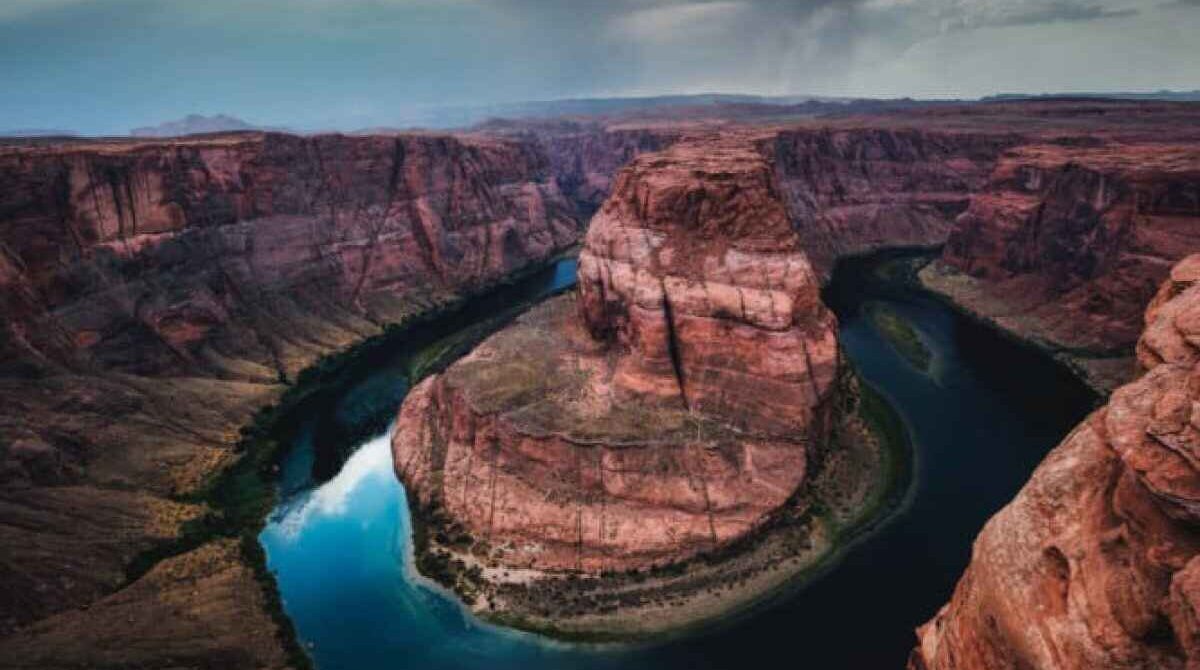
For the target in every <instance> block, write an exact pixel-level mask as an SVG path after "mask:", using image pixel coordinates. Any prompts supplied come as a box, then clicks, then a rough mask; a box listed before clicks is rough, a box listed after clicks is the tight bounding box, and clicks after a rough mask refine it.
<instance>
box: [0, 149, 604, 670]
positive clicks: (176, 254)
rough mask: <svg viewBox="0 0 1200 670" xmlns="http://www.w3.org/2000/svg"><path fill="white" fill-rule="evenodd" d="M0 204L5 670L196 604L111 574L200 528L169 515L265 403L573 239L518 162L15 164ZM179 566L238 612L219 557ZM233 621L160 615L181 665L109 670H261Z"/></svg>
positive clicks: (322, 152)
mask: <svg viewBox="0 0 1200 670" xmlns="http://www.w3.org/2000/svg"><path fill="white" fill-rule="evenodd" d="M0 183H2V184H3V186H4V187H3V188H2V189H0V309H2V310H3V315H4V318H3V320H2V322H0V537H2V538H3V541H0V547H2V549H0V583H3V585H4V586H3V588H2V589H0V635H8V634H10V633H14V632H15V631H18V629H20V630H19V632H16V633H15V634H14V635H10V636H8V637H7V639H5V640H3V641H2V642H0V649H2V650H3V653H2V654H0V655H3V656H5V658H8V659H11V660H12V662H14V663H16V664H18V665H20V664H25V665H26V667H56V665H58V664H67V665H70V664H71V663H78V662H79V660H78V659H80V658H86V653H87V649H86V646H81V645H79V644H66V643H65V642H63V641H64V640H68V639H70V638H72V637H73V636H75V633H73V632H70V631H80V630H84V629H86V628H87V627H88V626H89V625H90V626H93V628H94V630H96V631H106V633H105V634H106V635H108V636H109V637H111V638H112V639H113V640H114V644H117V642H115V641H117V640H125V641H126V642H130V640H132V637H136V636H137V635H138V633H137V632H136V631H137V626H136V625H133V624H136V623H137V621H132V622H131V624H130V625H129V626H122V625H120V622H117V621H107V620H106V621H101V620H100V619H101V618H103V617H107V616H108V615H107V614H106V612H109V611H110V608H109V607H108V606H107V605H104V606H100V605H99V604H98V603H101V602H106V603H107V602H111V603H113V607H114V608H116V609H115V610H113V611H121V612H123V611H125V610H131V611H132V610H136V609H137V608H138V607H139V605H138V603H141V602H142V601H143V600H147V601H149V600H153V599H154V598H157V597H158V595H157V594H159V593H170V592H172V589H174V588H175V587H174V586H171V584H170V582H171V581H172V580H173V579H176V578H178V580H177V581H179V582H180V583H181V584H187V583H191V580H193V579H195V580H200V581H199V582H197V583H201V582H203V581H204V580H207V579H209V577H206V576H189V575H191V573H190V572H187V571H185V572H183V573H181V572H180V571H179V570H176V569H173V568H172V569H165V568H164V569H163V570H160V571H157V572H155V571H152V572H150V573H147V574H146V575H145V576H140V577H139V578H138V579H137V580H136V581H133V582H131V581H130V578H131V576H134V577H138V576H139V575H140V574H141V570H140V569H134V568H132V567H131V566H134V565H135V564H139V563H140V561H142V560H143V557H144V555H145V552H148V551H151V550H155V551H158V550H160V548H161V547H163V546H165V545H169V544H170V543H171V542H172V541H174V540H176V539H178V538H179V537H180V536H181V534H183V532H184V530H183V529H184V524H186V523H187V522H189V521H192V520H195V519H197V518H199V517H202V516H203V515H204V514H205V513H206V510H205V509H204V507H203V506H202V505H198V504H195V503H194V502H192V501H191V500H190V497H191V496H192V494H194V493H196V492H197V491H201V490H203V489H202V487H203V486H204V484H205V483H206V482H208V481H209V480H210V479H211V478H212V476H213V475H214V474H215V473H218V472H221V471H223V470H224V469H226V468H228V467H229V466H231V465H232V464H233V463H235V462H236V461H237V460H238V458H239V454H238V453H236V451H235V449H234V446H235V444H236V443H237V442H238V439H239V432H238V430H239V428H240V427H241V426H243V425H245V424H246V423H248V422H249V421H250V420H251V416H252V413H253V411H254V410H255V409H256V408H258V407H260V406H262V405H264V404H268V403H270V402H272V401H274V400H275V399H277V398H278V397H279V395H280V394H281V392H282V391H283V389H284V384H283V383H281V382H285V381H290V380H293V379H295V378H296V376H297V373H298V372H299V371H300V370H302V369H304V368H305V367H307V366H310V365H312V364H313V363H314V362H315V361H317V360H318V359H319V358H320V357H321V356H322V355H324V354H327V353H330V352H333V351H335V350H338V349H340V348H343V347H346V346H348V345H351V344H353V343H355V342H358V341H360V340H363V339H364V338H366V337H369V336H372V335H376V334H379V333H380V332H381V331H382V329H383V328H384V326H385V325H386V324H389V323H394V322H397V321H402V320H404V319H405V318H407V317H408V316H410V315H413V314H417V313H421V312H424V311H428V310H429V309H431V308H433V307H435V306H437V305H440V304H445V303H446V302H447V301H450V300H453V299H454V298H455V297H456V296H459V295H462V294H464V293H470V292H473V291H477V290H480V289H483V288H485V287H487V286H488V285H490V284H493V283H495V282H497V281H501V280H503V279H505V278H508V277H511V276H512V275H513V274H514V273H517V272H520V271H521V270H522V269H524V268H528V267H533V266H536V265H538V264H542V263H545V262H546V261H548V260H549V259H551V258H552V257H554V256H555V255H556V254H559V253H562V252H563V251H565V250H567V249H569V248H570V247H572V246H573V245H575V244H577V243H578V241H579V239H580V238H581V236H582V232H583V230H582V223H581V222H582V217H581V216H580V215H579V209H578V207H577V205H576V203H575V202H574V201H573V200H572V199H571V198H569V197H568V196H565V195H564V194H563V192H562V190H561V189H560V188H559V185H558V181H557V179H556V178H555V176H554V175H553V174H551V171H550V167H549V161H548V158H547V157H546V156H545V154H544V153H543V152H542V151H541V150H540V149H539V148H538V147H537V146H534V145H532V144H529V143H521V142H519V141H512V140H505V139H497V138H487V137H451V136H426V135H397V136H387V137H355V138H350V137H340V136H320V137H308V138H300V137H292V136H286V135H277V134H239V135H227V136H210V137H200V138H192V139H184V140H173V141H112V142H86V141H79V142H71V143H68V144H53V143H17V144H12V145H7V146H4V147H0ZM197 552H199V553H197ZM193 560H198V561H202V562H204V563H205V565H206V566H207V567H205V568H204V571H205V572H204V574H205V575H219V577H214V578H215V579H217V580H218V581H219V582H220V583H221V584H225V585H228V586H229V588H230V589H233V590H237V591H245V592H247V593H252V594H258V593H260V585H259V584H258V583H257V581H256V580H255V578H254V576H253V574H252V573H251V571H250V570H249V569H248V567H247V566H246V565H244V564H243V562H242V561H243V557H242V555H241V552H239V551H238V550H237V547H236V546H234V547H233V548H232V550H230V549H229V548H228V547H226V548H223V549H221V550H219V551H217V550H214V549H213V548H212V546H211V545H205V546H202V547H200V548H199V549H197V550H196V551H194V552H189V553H187V554H184V555H183V556H180V557H178V560H177V563H179V564H186V565H190V564H191V562H192V561H193ZM185 573H186V574H185ZM181 593H182V592H181ZM184 595H186V593H184ZM172 597H174V596H172ZM248 597H249V596H245V597H243V596H238V598H242V600H237V599H227V598H224V597H215V596H214V597H212V598H209V597H207V596H201V597H199V598H192V599H189V598H182V599H181V600H180V601H179V607H178V608H177V609H176V610H173V611H177V612H178V616H177V617H176V618H175V619H172V622H171V623H170V627H169V628H164V629H163V630H171V631H173V634H176V635H177V636H178V637H179V640H180V642H179V644H176V645H172V644H166V643H162V644H159V643H157V642H149V641H148V642H146V643H145V644H141V643H138V644H128V645H127V652H128V654H127V658H128V659H130V661H129V662H130V663H134V662H135V661H136V663H141V664H151V665H153V664H155V663H159V662H160V661H162V660H163V659H166V658H175V659H183V658H186V657H189V656H188V653H186V652H187V649H186V648H188V647H194V649H193V652H194V654H193V656H197V657H198V656H203V655H207V656H211V657H212V658H214V659H216V658H225V659H232V660H231V663H232V665H235V666H246V667H256V666H272V665H278V664H279V663H281V662H282V661H280V658H281V657H282V656H281V654H282V652H281V651H280V650H279V647H278V646H277V644H276V643H264V642H263V641H264V639H265V640H273V639H274V637H273V636H274V631H275V630H276V626H275V623H274V622H273V621H271V619H270V618H269V617H268V615H267V613H266V611H265V609H262V608H261V607H257V606H255V607H256V608H254V609H252V611H245V612H242V611H238V610H236V609H232V608H234V606H235V605H236V606H238V607H240V606H241V605H245V604H246V603H250V602H260V601H261V600H262V599H261V598H259V599H257V600H256V599H254V598H250V599H249V600H246V598H248ZM243 601H245V602H243ZM238 603H241V604H238ZM147 607H149V610H147V611H156V610H154V608H153V607H152V606H150V605H147ZM77 608H84V609H77ZM64 613H65V614H64ZM56 615H57V616H56ZM135 618H136V617H135ZM234 618H236V619H238V620H241V621H243V622H244V623H245V626H244V627H240V628H238V627H235V628H232V629H227V626H226V623H227V622H226V621H224V619H229V620H233V619H234ZM38 621H41V623H39V624H38V625H37V626H31V624H33V623H34V622H38ZM89 621H90V622H91V623H88V622H89ZM164 625H165V624H164ZM121 629H124V632H122V630H121ZM215 631H220V633H219V634H214V633H215ZM264 636H265V637H264ZM153 639H154V640H159V642H162V640H161V639H160V638H158V637H154V638H153ZM51 640H57V642H50V641H51ZM156 645H157V646H156ZM101 646H103V645H101ZM39 647H41V648H40V650H39ZM99 648H100V647H99V646H98V647H97V649H99ZM55 650H58V651H57V652H56V651H55ZM35 651H36V652H37V656H36V662H35V661H34V660H33V657H32V656H29V654H33V653H34V652H35ZM56 653H57V654H58V656H55V654H56ZM156 654H158V655H157V656H156ZM117 656H119V653H118V651H116V650H113V651H112V654H111V657H112V658H116V657H117ZM97 658H98V657H97ZM106 658H107V657H106ZM56 659H57V660H56ZM72 659H74V660H72ZM155 659H158V660H157V661H156V660H155ZM234 660H236V661H237V662H233V661H234Z"/></svg>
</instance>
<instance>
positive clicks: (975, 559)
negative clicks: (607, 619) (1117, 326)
mask: <svg viewBox="0 0 1200 670" xmlns="http://www.w3.org/2000/svg"><path fill="white" fill-rule="evenodd" d="M1197 268H1200V256H1191V257H1189V258H1187V259H1186V260H1185V261H1183V262H1182V263H1180V264H1178V265H1176V266H1175V268H1174V270H1172V272H1171V274H1170V277H1169V278H1168V280H1167V282H1166V283H1165V284H1164V285H1163V286H1162V288H1161V289H1160V290H1159V292H1158V294H1157V295H1156V297H1155V298H1154V300H1153V302H1152V304H1151V306H1150V308H1149V309H1148V310H1147V312H1146V324H1147V325H1146V331H1145V334H1144V335H1143V337H1142V339H1141V340H1140V342H1139V343H1138V360H1139V362H1140V364H1141V366H1142V367H1143V374H1142V376H1141V377H1140V378H1139V379H1138V380H1136V381H1134V382H1132V383H1130V384H1128V385H1126V386H1124V387H1122V388H1120V389H1118V390H1117V391H1115V392H1114V393H1113V395H1112V398H1111V399H1110V401H1109V403H1108V405H1107V406H1106V407H1104V408H1102V409H1101V410H1099V411H1097V412H1096V413H1095V414H1093V415H1092V416H1091V417H1089V418H1088V419H1087V420H1086V421H1085V422H1084V423H1083V424H1081V425H1080V426H1079V427H1078V428H1077V429H1076V430H1075V431H1074V432H1073V433H1072V434H1071V435H1070V436H1069V437H1067V439H1066V440H1065V441H1064V442H1063V443H1062V444H1061V445H1060V446H1059V447H1057V448H1056V449H1054V451H1052V452H1051V453H1050V455H1049V456H1048V457H1047V458H1046V460H1045V461H1044V462H1043V463H1042V465H1041V466H1040V467H1039V468H1038V469H1037V471H1036V472H1035V473H1034V475H1033V478H1032V479H1031V480H1030V482H1029V484H1028V485H1026V487H1025V488H1024V489H1023V490H1022V491H1021V492H1020V494H1018V496H1017V497H1016V499H1015V500H1014V501H1013V502H1012V503H1011V504H1009V505H1008V506H1007V507H1005V508H1004V509H1003V510H1002V511H1000V512H999V513H998V514H997V515H996V516H995V517H993V518H992V520H991V521H989V522H988V524H987V526H986V527H985V528H984V530H983V532H982V533H981V534H980V536H979V538H978V539H977V540H976V543H975V548H974V552H973V554H972V560H971V565H970V567H969V568H968V570H967V572H966V574H965V575H964V576H963V578H962V580H961V581H960V582H959V585H958V588H957V589H956V591H955V594H954V597H953V599H952V600H951V602H950V603H949V604H948V605H947V606H946V607H945V608H943V609H942V611H941V612H939V613H938V615H937V616H936V617H935V618H934V619H933V620H932V621H931V622H929V623H928V624H926V625H925V626H923V627H922V628H921V629H920V631H919V633H918V634H919V637H920V646H919V647H918V648H917V650H916V651H915V652H914V653H913V656H912V659H911V661H910V667H911V668H914V669H917V670H940V669H943V668H944V669H947V670H949V669H951V668H953V669H954V670H973V669H976V668H980V669H982V668H988V669H999V668H1045V669H1047V670H1051V669H1059V668H1062V669H1068V668H1069V669H1083V668H1162V669H1164V670H1167V669H1170V668H1180V669H1184V668H1188V669H1190V668H1194V667H1198V666H1200V646H1198V645H1197V639H1200V638H1198V635H1200V627H1198V626H1200V624H1198V619H1197V611H1198V608H1200V591H1198V590H1197V588H1196V586H1197V579H1196V577H1197V574H1198V570H1200V558H1197V556H1198V555H1200V532H1198V531H1197V528H1198V527H1200V526H1198V524H1200V420H1198V419H1197V416H1198V414H1197V408H1200V365H1198V363H1200V348H1198V347H1200V320H1197V319H1196V318H1195V315H1196V314H1200V271H1198V270H1197Z"/></svg>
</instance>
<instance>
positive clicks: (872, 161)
mask: <svg viewBox="0 0 1200 670" xmlns="http://www.w3.org/2000/svg"><path fill="white" fill-rule="evenodd" d="M1018 141H1019V138H1018V137H1017V136H1016V135H1014V134H1013V133H1011V132H1001V131H999V130H990V131H989V130H988V129H986V128H984V129H981V130H973V129H972V130H962V131H958V132H946V131H942V130H939V129H934V128H927V127H915V128H914V127H888V126H887V124H882V127H846V128H838V127H836V126H835V127H816V128H800V129H791V130H784V131H782V132H780V133H778V134H777V135H775V136H774V137H773V138H772V139H770V140H767V141H764V142H763V145H764V148H765V150H766V151H768V152H769V153H770V154H771V155H772V156H773V157H774V163H775V165H776V170H777V173H778V178H779V182H780V185H781V189H782V192H783V194H784V200H785V201H786V202H787V204H788V208H789V211H790V214H791V217H792V219H793V221H794V222H795V225H796V228H797V230H798V231H799V232H800V234H801V236H802V238H803V240H804V246H805V249H806V250H807V251H808V253H809V256H810V257H811V258H812V259H813V263H814V264H815V265H816V266H817V269H818V271H819V272H821V273H822V274H827V273H828V272H829V271H830V270H831V269H832V267H833V262H834V261H835V260H836V259H837V258H838V257H839V256H843V255H846V254H855V253H863V252H867V251H872V250H875V249H880V248H884V247H895V246H933V245H937V244H941V243H943V242H945V240H946V237H947V236H948V235H949V234H950V230H951V228H952V227H953V226H954V221H955V217H957V216H958V215H959V214H960V213H961V212H963V211H964V210H965V209H966V208H967V206H968V204H969V203H970V201H971V197H972V195H973V194H974V193H976V192H977V191H979V190H980V189H981V188H982V187H983V186H984V185H985V184H986V183H987V180H988V175H989V174H990V172H991V170H992V166H993V165H994V164H995V162H996V160H997V158H998V157H999V156H1000V154H1001V152H1002V151H1004V150H1005V149H1006V148H1008V147H1010V146H1012V145H1013V144H1014V143H1016V142H1018Z"/></svg>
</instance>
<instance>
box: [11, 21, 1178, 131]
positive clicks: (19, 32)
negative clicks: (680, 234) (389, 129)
mask: <svg viewBox="0 0 1200 670" xmlns="http://www.w3.org/2000/svg"><path fill="white" fill-rule="evenodd" d="M1161 88H1172V89H1196V88H1200V0H790V1H789V0H708V1H701V0H594V1H593V0H574V1H568V0H0V90H2V91H3V95H0V129H14V128H61V129H69V130H76V131H80V132H85V133H115V132H124V131H126V130H128V129H129V128H131V127H133V126H137V125H146V124H154V123H158V122H160V121H163V120H167V119H172V118H177V117H181V116H183V115H185V114H188V113H192V112H196V113H203V114H213V113H219V112H220V113H228V114H233V115H235V116H239V117H243V118H245V119H247V120H250V121H252V122H256V123H262V124H276V125H289V126H293V127H297V128H314V127H341V128H353V127H363V126H369V125H384V124H388V123H394V122H395V120H396V119H399V118H402V117H403V116H405V115H406V114H407V113H408V112H409V110H412V109H413V108H417V107H421V106H425V105H430V104H473V103H491V102H509V101H519V100H530V99H552V98H562V97H582V96H599V95H630V94H639V95H647V94H660V93H695V92H738V93H760V94H771V95H774V94H819V95H854V96H904V95H908V96H914V97H968V96H970V97H974V96H979V95H986V94H990V93H995V92H1012V91H1020V92H1070V91H1096V90H1110V91H1111V90H1137V91H1146V90H1156V89H1161Z"/></svg>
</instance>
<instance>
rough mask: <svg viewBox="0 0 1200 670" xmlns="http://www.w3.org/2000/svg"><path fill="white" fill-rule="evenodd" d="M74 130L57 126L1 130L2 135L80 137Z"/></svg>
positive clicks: (0, 134) (0, 135)
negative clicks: (60, 128)
mask: <svg viewBox="0 0 1200 670" xmlns="http://www.w3.org/2000/svg"><path fill="white" fill-rule="evenodd" d="M78 136H79V133H77V132H75V131H74V130H59V129H56V128H17V129H14V130H0V137H78Z"/></svg>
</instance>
